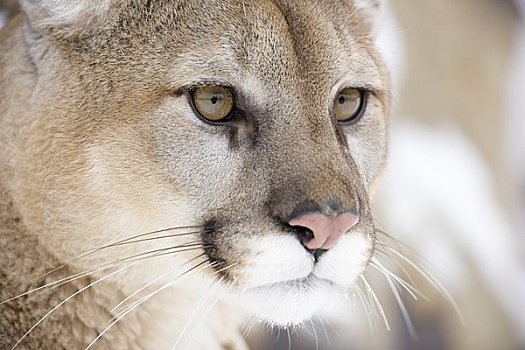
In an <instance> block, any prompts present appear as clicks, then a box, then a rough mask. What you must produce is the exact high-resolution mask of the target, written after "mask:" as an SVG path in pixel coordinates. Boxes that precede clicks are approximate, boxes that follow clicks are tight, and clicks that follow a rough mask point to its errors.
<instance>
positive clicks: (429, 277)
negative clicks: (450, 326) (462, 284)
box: [388, 247, 465, 324]
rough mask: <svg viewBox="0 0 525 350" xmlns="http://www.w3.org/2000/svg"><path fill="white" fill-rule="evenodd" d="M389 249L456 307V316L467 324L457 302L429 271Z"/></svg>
mask: <svg viewBox="0 0 525 350" xmlns="http://www.w3.org/2000/svg"><path fill="white" fill-rule="evenodd" d="M388 249H389V250H390V251H391V252H393V253H394V254H396V255H397V256H398V257H399V258H401V259H402V260H403V261H405V262H406V263H408V264H409V265H410V266H412V267H413V268H414V269H415V270H416V271H417V272H419V274H420V275H421V276H423V278H425V279H426V280H427V281H428V282H429V283H430V284H431V285H432V286H433V287H434V288H435V289H436V290H437V291H438V292H439V293H440V294H441V295H442V296H443V297H444V298H445V299H447V301H448V302H449V303H450V304H451V305H452V306H453V307H454V310H455V311H456V314H457V315H458V317H459V319H460V321H461V323H462V324H465V319H464V317H463V314H462V313H461V311H460V310H459V307H458V305H457V303H456V300H455V299H454V298H453V297H452V295H451V294H450V292H449V291H448V290H447V289H446V288H445V287H444V286H443V285H442V284H441V283H440V282H439V281H438V280H437V279H436V278H435V277H434V276H433V275H432V274H431V273H430V272H428V271H426V270H425V269H423V268H422V267H420V266H418V265H417V264H416V263H415V262H413V261H412V260H410V259H409V258H407V257H406V256H405V255H404V254H401V253H400V252H398V251H396V250H395V249H392V248H390V247H388Z"/></svg>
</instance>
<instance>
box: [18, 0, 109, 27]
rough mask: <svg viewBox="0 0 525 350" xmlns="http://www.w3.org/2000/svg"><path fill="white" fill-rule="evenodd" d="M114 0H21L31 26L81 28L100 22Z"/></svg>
mask: <svg viewBox="0 0 525 350" xmlns="http://www.w3.org/2000/svg"><path fill="white" fill-rule="evenodd" d="M112 1H114V0H21V1H20V3H21V5H22V10H23V11H24V13H25V14H26V16H27V18H28V20H29V23H30V24H31V27H32V28H34V29H37V30H43V29H46V28H51V27H54V28H67V29H68V30H71V31H76V30H81V29H83V28H85V27H87V26H91V25H93V24H96V23H97V22H101V21H102V20H103V18H104V17H105V16H106V14H107V13H108V11H109V7H110V5H111V2H112Z"/></svg>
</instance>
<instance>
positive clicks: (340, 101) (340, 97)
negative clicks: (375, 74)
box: [339, 95, 346, 104]
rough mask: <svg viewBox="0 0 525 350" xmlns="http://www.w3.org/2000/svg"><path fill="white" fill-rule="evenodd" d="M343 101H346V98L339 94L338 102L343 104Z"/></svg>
mask: <svg viewBox="0 0 525 350" xmlns="http://www.w3.org/2000/svg"><path fill="white" fill-rule="evenodd" d="M345 102H346V98H345V97H344V96H343V95H341V96H339V103H340V104H344V103H345Z"/></svg>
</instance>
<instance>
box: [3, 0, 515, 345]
mask: <svg viewBox="0 0 525 350" xmlns="http://www.w3.org/2000/svg"><path fill="white" fill-rule="evenodd" d="M15 7H16V2H15V1H11V0H0V8H3V9H4V11H3V12H0V26H2V24H5V21H6V19H7V18H8V16H9V14H8V12H7V11H5V10H6V9H9V8H12V9H15ZM524 17H525V2H524V1H520V0H515V1H511V0H460V1H458V0H391V1H390V2H389V3H388V4H387V6H386V10H385V12H384V17H383V22H382V26H381V28H379V33H378V37H377V42H378V45H379V47H380V49H381V51H382V52H383V54H384V56H385V59H386V61H387V63H388V65H389V67H390V68H391V71H392V78H393V87H394V92H393V97H394V108H393V114H392V117H391V143H390V160H389V165H388V168H387V170H386V172H385V181H384V184H383V186H382V189H381V191H380V193H379V195H378V198H377V202H376V213H377V218H378V219H377V226H378V227H379V228H381V229H382V230H384V231H385V232H386V233H388V234H389V235H391V236H393V237H394V238H395V239H396V240H398V241H399V242H403V243H398V242H397V241H395V240H393V239H391V238H388V237H387V236H386V235H384V234H380V235H379V236H378V237H379V238H380V239H381V240H382V241H383V244H384V246H383V248H382V249H381V250H383V253H386V254H383V255H378V259H379V260H380V261H381V262H382V263H383V264H385V266H388V268H389V269H391V271H392V272H393V273H395V274H398V275H400V276H403V278H404V280H407V281H410V283H411V284H413V285H415V286H416V287H417V289H418V290H419V291H420V294H421V295H419V296H418V295H417V293H415V294H416V297H418V299H419V300H417V301H416V300H414V298H412V297H411V296H410V293H407V292H406V291H404V292H403V291H402V289H403V288H402V287H400V288H399V289H400V290H401V291H400V292H399V299H400V300H401V301H402V304H401V306H400V305H399V301H398V300H397V298H396V294H395V293H393V292H392V291H391V289H390V286H389V284H388V282H387V280H386V279H385V278H384V276H382V275H381V274H380V273H377V272H376V273H375V274H374V271H370V273H369V275H368V276H367V278H368V279H369V280H370V281H371V282H370V283H371V285H373V289H374V290H375V292H376V293H377V297H378V299H379V300H380V301H381V304H382V307H383V309H384V314H385V318H386V319H387V321H388V326H389V327H388V328H390V331H387V330H386V328H387V327H386V326H385V324H384V323H385V321H384V319H383V317H382V314H381V313H380V312H379V310H377V307H371V306H369V308H375V311H374V310H367V309H366V308H362V307H361V312H360V313H358V312H349V313H350V314H352V315H354V316H352V319H350V320H344V321H341V322H342V323H345V324H346V323H347V322H348V321H350V323H351V324H352V328H351V329H350V330H348V328H343V329H346V330H347V331H343V332H342V333H343V334H340V335H339V336H340V337H342V338H348V339H347V341H348V342H349V343H350V344H352V345H351V346H350V345H347V346H344V348H348V347H349V346H350V348H351V349H363V350H367V349H371V350H378V349H390V350H395V349H400V350H412V349H414V350H415V349H425V350H432V349H436V350H437V349H440V350H448V349H450V350H467V349H469V350H470V349H476V350H520V349H521V350H523V349H525V21H524ZM0 49H1V48H0ZM389 249H395V250H396V251H399V252H401V253H402V254H403V255H406V256H407V257H408V258H409V259H411V261H414V263H416V264H417V265H420V266H422V267H423V268H424V269H426V270H428V271H429V273H431V274H432V275H433V276H435V278H436V279H437V280H439V282H440V283H441V284H442V285H443V287H445V288H446V289H447V291H448V292H449V293H450V294H451V295H452V296H453V298H454V301H452V300H450V298H449V297H447V295H446V293H447V292H443V291H442V290H441V289H442V288H441V287H440V286H439V285H437V286H432V283H430V282H429V281H428V280H426V279H425V278H423V277H422V276H421V273H419V272H418V271H417V269H415V268H413V267H412V266H411V263H409V262H408V261H407V260H405V258H404V257H403V256H401V255H397V254H396V253H395V252H393V251H391V252H390V253H389ZM372 270H373V269H372ZM394 282H395V281H394ZM395 283H397V284H398V285H399V283H398V282H395ZM363 288H365V287H364V286H363ZM440 290H441V292H440ZM425 299H428V300H425ZM454 302H455V303H457V309H459V310H460V315H458V312H456V308H455V307H454ZM356 304H360V303H359V302H356ZM365 304H366V303H365ZM368 305H370V303H369V304H368ZM355 308H357V309H359V308H360V306H359V305H357V306H355ZM403 308H406V314H405V316H403ZM347 311H348V310H347ZM345 313H347V314H348V312H345ZM370 314H373V315H372V316H370ZM374 315H375V316H374ZM406 315H409V317H410V319H408V318H407V316H406ZM327 317H328V316H327ZM368 317H372V320H371V321H370V322H369V321H368V320H367V318H368ZM370 324H372V326H370ZM315 327H316V326H315V325H313V330H314V331H315V329H316V328H315ZM319 327H320V326H319ZM334 327H335V328H337V317H334ZM330 328H332V327H330ZM318 330H319V331H320V328H318ZM309 333H311V332H310V331H309ZM329 333H330V331H329ZM277 338H279V337H277ZM322 343H323V342H322V341H321V343H320V345H319V348H327V349H328V348H335V345H330V344H328V343H326V342H325V344H324V345H323V344H322ZM347 344H348V343H347ZM272 346H273V347H279V346H281V345H280V343H279V341H278V342H277V343H276V344H273V345H272ZM311 346H312V345H294V346H293V348H297V349H301V350H303V349H306V348H308V347H311ZM282 348H283V349H284V348H288V344H287V341H286V342H285V344H283V345H282ZM314 348H315V347H314Z"/></svg>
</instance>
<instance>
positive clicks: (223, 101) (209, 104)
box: [191, 85, 235, 122]
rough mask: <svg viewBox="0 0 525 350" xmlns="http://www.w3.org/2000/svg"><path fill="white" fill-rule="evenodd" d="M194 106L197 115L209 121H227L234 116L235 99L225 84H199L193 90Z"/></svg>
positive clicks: (192, 99)
mask: <svg viewBox="0 0 525 350" xmlns="http://www.w3.org/2000/svg"><path fill="white" fill-rule="evenodd" d="M191 101H192V107H193V110H194V111H195V113H197V115H198V116H199V117H201V118H203V119H205V120H207V121H209V122H225V121H229V120H231V119H232V118H233V115H234V112H235V99H234V97H233V92H232V91H231V90H230V89H229V88H227V87H224V86H219V85H205V86H198V87H196V88H194V89H193V90H192V91H191Z"/></svg>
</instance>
